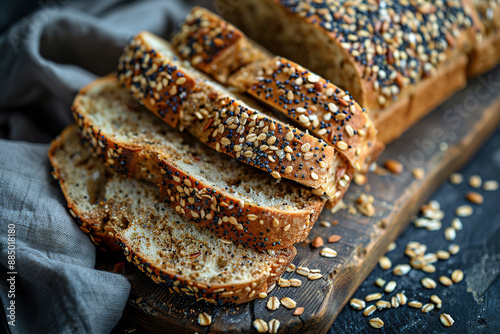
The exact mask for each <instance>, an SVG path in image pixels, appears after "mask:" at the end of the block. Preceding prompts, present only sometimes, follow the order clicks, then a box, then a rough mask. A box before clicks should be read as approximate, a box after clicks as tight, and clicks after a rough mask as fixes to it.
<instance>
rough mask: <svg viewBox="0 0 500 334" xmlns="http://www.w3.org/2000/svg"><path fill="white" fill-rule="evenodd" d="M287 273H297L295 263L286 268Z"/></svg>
mask: <svg viewBox="0 0 500 334" xmlns="http://www.w3.org/2000/svg"><path fill="white" fill-rule="evenodd" d="M286 271H287V272H289V273H293V272H294V271H295V265H294V264H293V263H290V264H289V265H288V267H286Z"/></svg>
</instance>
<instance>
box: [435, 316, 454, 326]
mask: <svg viewBox="0 0 500 334" xmlns="http://www.w3.org/2000/svg"><path fill="white" fill-rule="evenodd" d="M439 320H441V323H442V324H443V325H445V326H446V327H451V326H453V323H454V322H455V320H453V318H452V317H451V315H449V314H447V313H441V315H439Z"/></svg>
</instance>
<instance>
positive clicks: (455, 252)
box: [448, 244, 460, 255]
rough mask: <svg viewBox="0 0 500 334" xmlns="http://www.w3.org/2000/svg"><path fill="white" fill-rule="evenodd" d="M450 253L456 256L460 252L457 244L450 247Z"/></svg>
mask: <svg viewBox="0 0 500 334" xmlns="http://www.w3.org/2000/svg"><path fill="white" fill-rule="evenodd" d="M448 251H449V252H450V254H451V255H455V254H457V253H458V252H460V246H459V245H457V244H451V245H450V246H448Z"/></svg>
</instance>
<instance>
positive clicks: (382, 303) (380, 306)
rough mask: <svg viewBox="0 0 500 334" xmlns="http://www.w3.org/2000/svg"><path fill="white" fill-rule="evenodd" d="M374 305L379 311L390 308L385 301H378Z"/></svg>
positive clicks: (389, 304)
mask: <svg viewBox="0 0 500 334" xmlns="http://www.w3.org/2000/svg"><path fill="white" fill-rule="evenodd" d="M375 305H376V306H377V308H378V309H379V310H383V309H388V308H391V303H389V302H388V301H385V300H379V301H378V302H376V303H375Z"/></svg>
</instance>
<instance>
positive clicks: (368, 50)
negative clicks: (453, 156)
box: [217, 0, 481, 139]
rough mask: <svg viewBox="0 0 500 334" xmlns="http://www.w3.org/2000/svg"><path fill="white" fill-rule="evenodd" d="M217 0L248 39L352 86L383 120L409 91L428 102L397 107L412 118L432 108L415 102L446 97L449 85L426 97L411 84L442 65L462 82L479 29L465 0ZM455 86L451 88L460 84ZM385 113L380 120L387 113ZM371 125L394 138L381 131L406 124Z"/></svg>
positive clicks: (431, 76)
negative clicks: (465, 59) (464, 63)
mask: <svg viewBox="0 0 500 334" xmlns="http://www.w3.org/2000/svg"><path fill="white" fill-rule="evenodd" d="M217 3H218V4H219V7H220V8H227V6H231V10H225V11H224V12H223V15H224V17H226V18H227V19H228V20H229V21H230V22H233V23H235V24H236V25H237V26H238V27H240V28H241V29H242V30H243V31H244V32H245V33H246V34H247V35H248V36H249V37H251V38H253V39H255V40H256V41H257V42H259V43H260V44H262V45H263V46H265V47H267V48H269V50H271V51H273V52H276V53H279V54H280V55H283V56H285V57H287V58H289V59H291V60H293V61H296V62H298V63H299V64H302V65H304V66H306V67H307V68H309V69H310V70H312V71H314V72H316V73H319V74H320V75H322V76H324V77H325V78H327V79H329V80H331V81H332V82H334V83H335V84H336V85H339V86H340V87H341V88H343V89H345V90H346V91H349V93H350V94H351V95H352V96H353V97H354V98H355V99H356V101H358V102H359V103H360V105H362V106H363V107H364V108H366V109H367V111H368V112H369V115H370V117H372V119H376V118H380V117H379V116H378V115H377V114H378V113H385V110H392V111H391V112H390V115H391V117H394V118H395V119H399V118H400V117H399V115H395V114H393V112H396V111H401V106H402V103H399V104H398V106H397V108H391V106H392V105H394V104H395V103H396V102H397V101H398V100H406V98H408V97H410V98H412V96H413V95H414V94H417V95H415V101H418V100H420V99H424V100H425V99H431V98H432V99H433V100H432V101H429V102H428V103H424V104H420V103H418V102H414V103H412V104H411V105H412V106H413V108H412V109H408V110H402V111H403V112H404V113H405V118H406V117H408V118H409V119H411V120H413V121H416V120H418V119H419V118H421V117H422V114H426V113H428V112H430V111H431V110H430V109H427V110H421V109H420V108H419V106H421V105H423V106H432V105H436V104H437V103H440V102H442V101H444V99H446V98H447V97H448V96H449V95H450V87H448V86H446V85H445V84H443V85H441V87H440V89H439V90H438V91H431V92H430V93H432V94H431V96H428V95H429V92H428V91H427V90H426V89H416V90H415V87H417V86H418V85H419V83H420V82H424V81H427V80H431V81H432V80H433V79H434V78H435V77H436V76H438V75H439V73H440V71H439V70H440V68H441V67H443V66H447V67H448V68H455V69H456V71H451V72H446V71H445V72H446V73H445V74H456V78H453V80H452V82H455V80H456V82H459V83H461V82H463V77H464V73H463V70H464V69H463V66H461V61H462V59H463V58H462V57H463V56H464V55H466V54H467V53H468V52H469V51H470V50H471V48H472V46H473V45H474V43H475V37H476V32H477V31H478V30H480V29H481V23H480V22H479V20H478V19H477V15H476V12H475V9H474V7H473V6H472V4H471V3H470V0H453V1H445V2H443V1H440V2H398V1H392V2H376V1H375V2H373V1H367V0H361V1H357V2H352V1H341V2H335V1H313V0H304V1H288V0H286V1H285V0H241V1H238V3H237V4H231V3H230V1H228V0H218V1H217ZM395 13H397V14H395ZM268 32H272V33H268ZM304 50H307V52H305V51H304ZM458 70H461V71H462V73H459V72H458ZM446 79H447V78H445V80H446ZM439 80H440V79H439V78H438V81H439ZM428 86H430V85H428ZM452 87H453V88H454V89H455V91H456V89H459V88H461V87H462V85H460V84H454V85H453V86H452ZM422 92H424V94H423V95H422V94H421V93H422ZM408 101H409V100H407V101H406V102H408ZM403 104H404V103H403ZM407 105H408V107H410V104H407ZM385 114H386V115H383V116H382V118H385V119H390V118H391V117H387V113H385ZM376 125H377V129H378V130H379V132H380V133H381V137H382V138H384V137H385V138H392V139H394V138H393V136H392V135H384V134H383V133H382V132H384V131H387V132H389V133H390V134H393V133H402V132H403V130H404V129H405V128H406V127H407V124H406V123H394V122H389V123H382V124H378V123H377V124H376ZM379 126H380V127H379Z"/></svg>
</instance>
